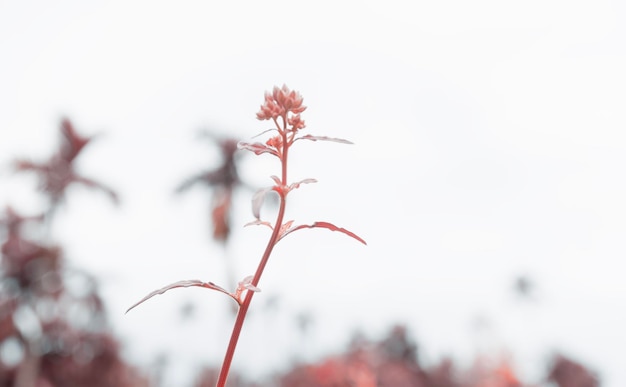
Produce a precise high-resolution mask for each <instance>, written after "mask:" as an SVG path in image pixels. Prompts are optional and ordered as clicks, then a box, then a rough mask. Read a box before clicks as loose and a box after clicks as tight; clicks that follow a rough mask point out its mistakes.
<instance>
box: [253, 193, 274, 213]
mask: <svg viewBox="0 0 626 387" xmlns="http://www.w3.org/2000/svg"><path fill="white" fill-rule="evenodd" d="M272 189H273V187H269V188H263V189H260V190H258V191H256V193H255V194H254V196H252V214H253V215H254V217H255V218H257V219H260V218H261V206H262V205H263V201H264V200H265V195H267V193H268V192H270V191H271V190H272Z"/></svg>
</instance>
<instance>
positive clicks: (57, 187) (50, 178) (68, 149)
mask: <svg viewBox="0 0 626 387" xmlns="http://www.w3.org/2000/svg"><path fill="white" fill-rule="evenodd" d="M61 135H62V141H61V144H60V147H59V150H58V151H57V152H56V153H55V154H53V155H52V157H50V159H48V161H46V162H43V163H35V162H33V161H30V160H27V159H19V160H16V161H15V169H16V170H17V171H18V172H34V173H35V174H36V175H37V177H38V178H39V189H40V190H41V192H43V194H44V195H45V196H46V197H47V198H48V200H49V206H48V214H47V216H48V217H50V216H51V215H52V213H53V212H54V211H55V210H56V209H57V207H58V205H59V204H61V203H62V202H63V201H64V199H65V195H66V191H67V189H68V187H69V186H71V185H73V184H80V185H84V186H86V187H89V188H95V189H98V190H100V191H103V192H104V193H106V194H107V195H108V196H109V197H110V198H111V200H113V202H114V203H118V201H119V199H118V196H117V194H116V193H115V192H114V191H113V190H112V189H110V188H108V187H107V186H105V185H104V184H102V183H100V182H98V181H96V180H93V179H90V178H87V177H84V176H81V175H79V174H78V173H76V169H75V166H74V162H75V161H76V158H77V157H78V156H79V154H80V153H81V152H82V150H83V148H84V147H85V146H86V145H87V144H89V143H90V142H91V141H92V140H93V138H94V137H82V136H80V135H79V134H78V133H77V132H76V129H75V128H74V125H73V124H72V122H71V121H70V120H69V119H67V118H64V119H63V120H61ZM48 220H49V219H48Z"/></svg>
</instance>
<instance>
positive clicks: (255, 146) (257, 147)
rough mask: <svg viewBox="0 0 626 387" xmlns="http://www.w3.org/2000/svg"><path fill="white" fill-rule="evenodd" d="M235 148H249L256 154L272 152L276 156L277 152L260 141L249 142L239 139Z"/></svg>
mask: <svg viewBox="0 0 626 387" xmlns="http://www.w3.org/2000/svg"><path fill="white" fill-rule="evenodd" d="M237 148H239V149H247V150H249V151H251V152H254V153H255V154H257V155H260V154H262V153H270V154H273V155H274V156H276V157H278V153H276V151H275V150H274V149H272V148H270V147H269V146H267V145H265V144H263V143H262V142H254V143H249V142H243V141H240V142H239V143H238V144H237Z"/></svg>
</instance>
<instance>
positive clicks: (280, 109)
mask: <svg viewBox="0 0 626 387" xmlns="http://www.w3.org/2000/svg"><path fill="white" fill-rule="evenodd" d="M302 101H303V98H302V96H301V95H300V93H298V92H297V91H295V90H289V88H288V87H287V86H286V85H283V87H281V88H279V87H276V86H275V87H274V90H273V91H272V93H265V103H264V104H263V105H261V110H260V111H259V112H258V113H257V114H256V117H257V118H258V119H259V120H269V119H273V120H277V119H278V117H283V119H285V118H287V115H288V113H292V114H294V116H290V117H289V118H288V120H289V121H293V122H294V124H292V123H291V122H290V125H291V126H292V127H293V129H294V130H297V129H301V128H303V127H304V121H302V120H301V119H300V113H302V112H303V111H304V110H305V109H306V106H302Z"/></svg>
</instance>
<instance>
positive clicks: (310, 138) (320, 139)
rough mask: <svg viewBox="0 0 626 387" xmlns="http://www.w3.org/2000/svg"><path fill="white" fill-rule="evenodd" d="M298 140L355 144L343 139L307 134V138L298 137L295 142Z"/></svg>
mask: <svg viewBox="0 0 626 387" xmlns="http://www.w3.org/2000/svg"><path fill="white" fill-rule="evenodd" d="M297 140H311V141H332V142H338V143H340V144H354V143H353V142H351V141H348V140H344V139H342V138H334V137H327V136H312V135H310V134H307V135H306V136H302V137H298V138H296V139H295V140H294V141H297Z"/></svg>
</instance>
